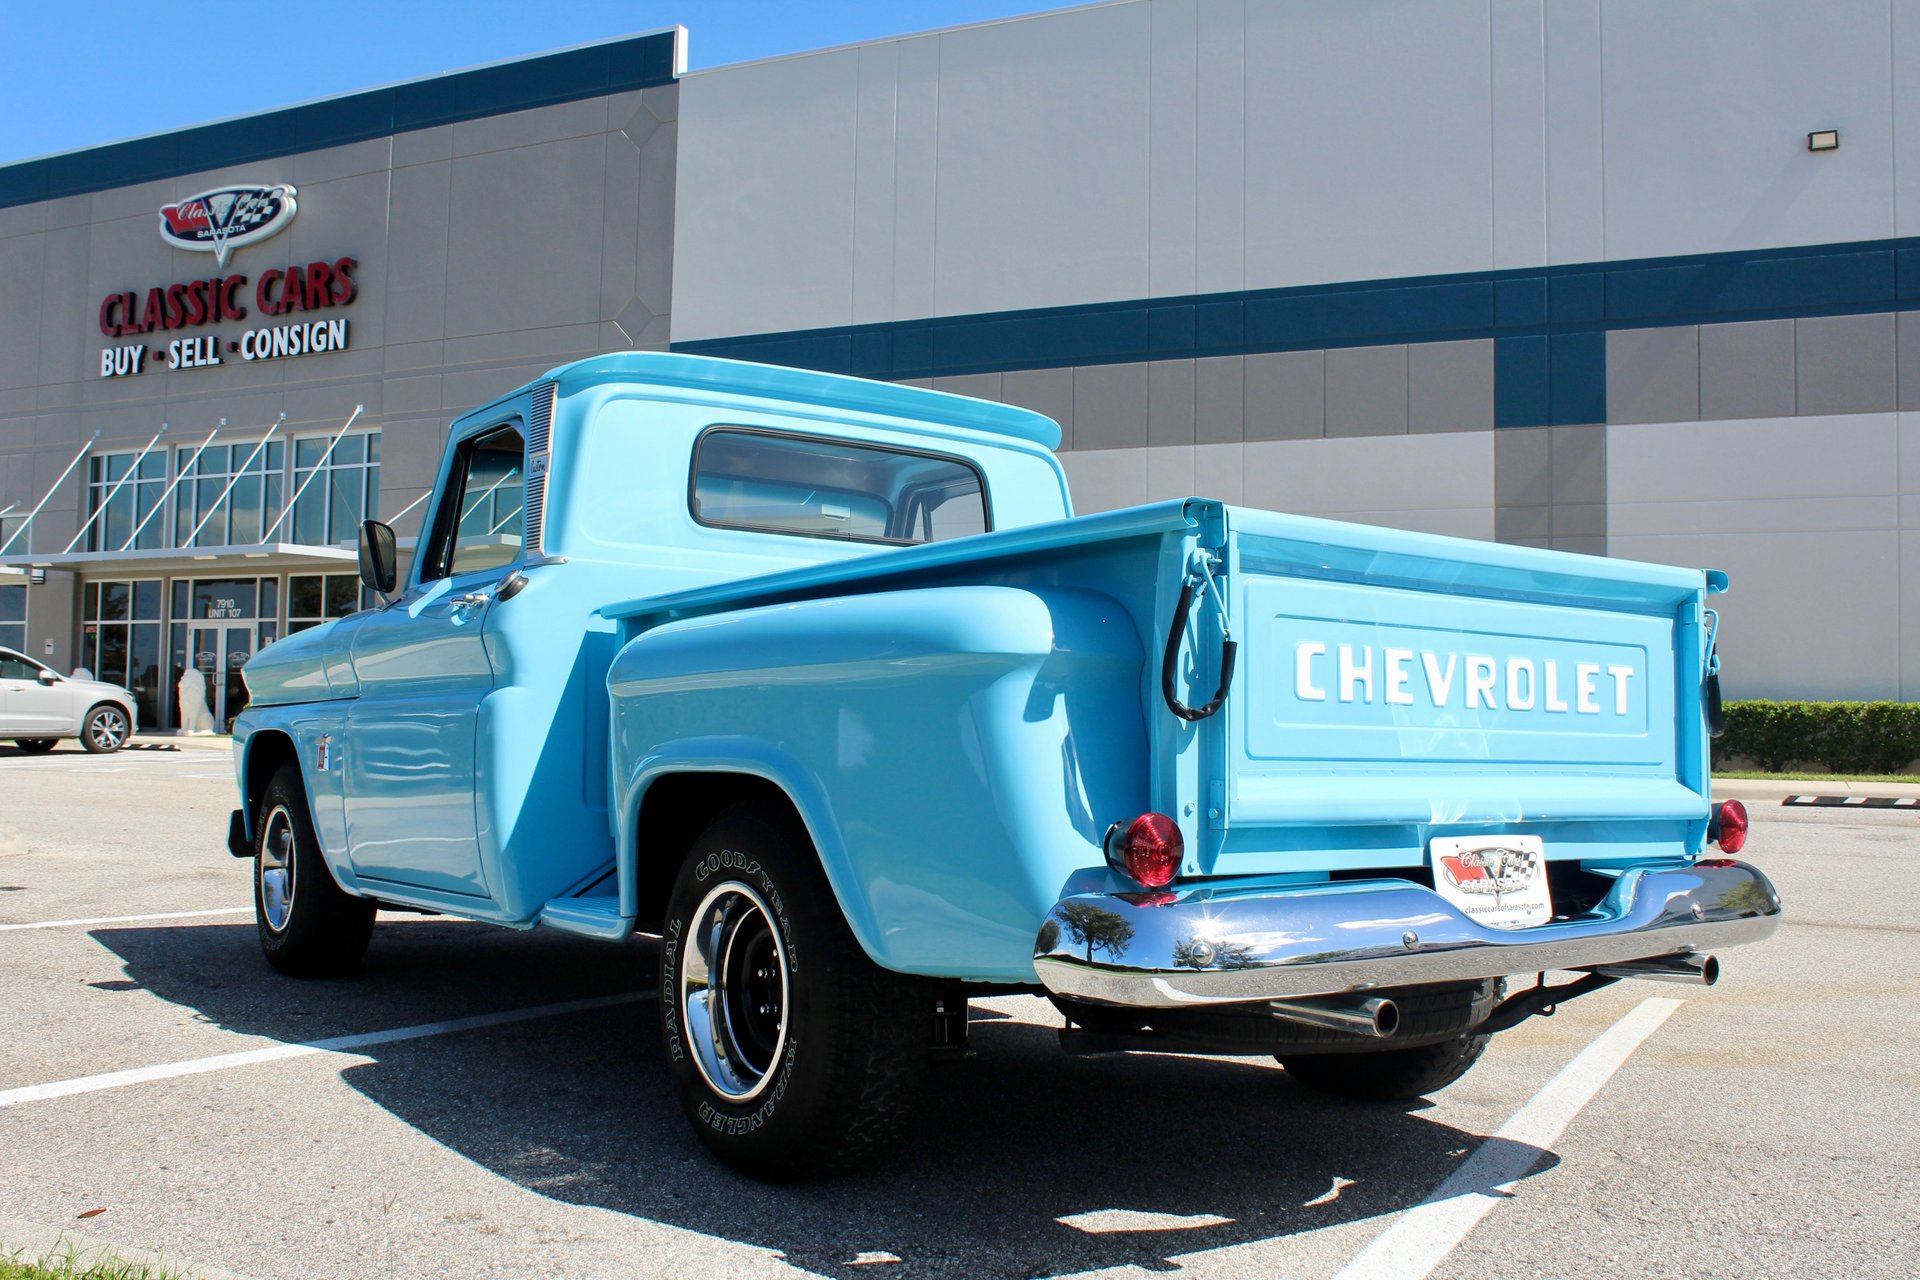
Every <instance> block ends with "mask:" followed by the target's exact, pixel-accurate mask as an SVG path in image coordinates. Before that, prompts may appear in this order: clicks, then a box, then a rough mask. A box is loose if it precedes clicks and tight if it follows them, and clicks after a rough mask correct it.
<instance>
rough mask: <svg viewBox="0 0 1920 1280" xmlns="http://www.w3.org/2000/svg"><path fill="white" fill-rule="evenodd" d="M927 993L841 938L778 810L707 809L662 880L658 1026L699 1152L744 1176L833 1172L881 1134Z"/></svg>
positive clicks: (804, 853) (806, 857) (910, 1094)
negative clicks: (666, 882) (705, 821)
mask: <svg viewBox="0 0 1920 1280" xmlns="http://www.w3.org/2000/svg"><path fill="white" fill-rule="evenodd" d="M932 1008H933V1005H932V991H931V988H930V986H929V984H927V983H926V982H925V981H924V980H922V979H918V978H912V977H908V976H906V975H904V974H898V973H893V972H891V971H889V970H885V969H882V968H880V967H879V966H878V965H875V964H874V963H873V962H872V961H871V960H869V959H868V958H867V955H866V953H865V952H864V951H862V950H861V948H860V944H859V943H858V942H857V941H856V940H855V939H854V937H853V934H852V931H851V930H849V929H848V928H847V924H846V921H845V920H844V919H843V918H842V916H841V913H840V908H839V905H838V904H837V903H836V902H835V900H834V896H833V890H832V888H831V887H830V886H829V885H828V884H827V879H826V876H825V875H824V874H823V873H822V871H821V869H820V865H819V861H818V859H817V858H816V856H815V854H814V851H813V849H812V847H811V845H810V843H809V842H808V841H807V838H806V836H805V835H804V834H803V833H802V832H801V831H800V830H799V829H798V827H797V824H796V823H794V822H793V821H792V820H791V819H790V818H788V817H787V816H786V815H782V814H775V813H771V812H767V811H763V810H760V809H736V810H733V811H731V812H728V813H725V814H722V815H721V816H720V817H719V818H717V819H715V820H714V821H713V823H712V824H710V825H709V826H708V827H707V829H706V831H705V832H703V833H702V834H701V836H700V838H699V839H698V840H696V841H695V842H694V845H693V849H692V851H691V853H690V854H689V855H688V858H687V861H686V863H685V865H684V866H682V867H681V869H680V874H679V876H678V878H677V880H676V882H675V884H674V888H673V896H672V899H671V900H670V902H669V904H668V908H667V922H666V929H665V931H664V933H663V934H662V937H661V944H660V1030H661V1037H662V1039H663V1040H664V1042H665V1046H666V1051H667V1062H668V1067H669V1070H670V1072H671V1073H672V1076H673V1079H674V1084H675V1087H676V1090H677V1092H678V1094H679V1096H680V1104H681V1106H682V1107H683V1108H684V1109H685V1110H686V1113H687V1117H688V1118H689V1119H690V1120H691V1121H692V1122H693V1127H694V1130H695V1132H696V1133H698V1134H699V1136H700V1140H701V1142H703V1143H704V1144H705V1145H706V1147H707V1149H708V1150H709V1151H711V1152H713V1154H714V1155H716V1156H718V1157H719V1158H720V1160H721V1161H723V1162H724V1163H726V1164H728V1165H730V1166H732V1167H733V1168H734V1169H737V1170H738V1171H740V1172H741V1173H744V1174H747V1175H748V1176H750V1177H754V1178H759V1179H762V1180H764V1181H768V1182H788V1181H795V1180H799V1179H804V1178H818V1177H825V1176H830V1175H832V1174H836V1173H841V1172H845V1171H846V1170H848V1169H850V1168H852V1167H854V1166H855V1165H857V1164H859V1163H861V1162H862V1161H864V1160H866V1159H868V1158H869V1157H871V1156H872V1155H873V1154H874V1153H875V1152H877V1151H878V1150H880V1149H881V1148H882V1147H884V1146H885V1145H886V1143H887V1142H888V1141H889V1140H890V1139H892V1138H893V1137H894V1136H895V1134H896V1133H897V1132H898V1130H899V1128H900V1126H901V1123H902V1122H903V1120H904V1119H905V1117H906V1116H907V1115H908V1113H909V1112H910V1111H911V1109H912V1105H913V1101H914V1098H915V1096H916V1095H917V1093H918V1091H919V1084H920V1078H921V1075H922V1074H923V1072H924V1069H925V1065H926V1056H927V1045H928V1040H929V1035H930V1028H931V1023H930V1022H929V1016H930V1015H931V1012H932Z"/></svg>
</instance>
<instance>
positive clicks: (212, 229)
mask: <svg viewBox="0 0 1920 1280" xmlns="http://www.w3.org/2000/svg"><path fill="white" fill-rule="evenodd" d="M294 195H295V192H294V189H293V188H292V187H290V186H288V185H287V184H286V183H284V182H283V183H280V184H279V185H278V186H272V187H221V188H219V189H217V190H214V191H202V192H201V193H200V194H199V195H197V196H188V197H187V198H186V199H185V200H182V201H181V202H180V203H179V204H170V205H164V206H162V207H161V209H160V238H161V239H162V240H165V241H166V242H167V243H168V244H170V245H172V246H174V247H175V248H176V249H193V250H195V251H197V252H200V253H211V254H212V255H213V256H214V260H215V261H217V262H218V263H219V264H220V265H221V266H222V267H224V266H226V265H227V255H229V254H230V253H232V252H233V251H234V250H235V249H238V248H239V247H240V246H241V245H243V244H252V243H253V242H254V241H256V240H265V239H266V238H267V237H268V236H270V235H273V234H274V233H275V232H277V231H279V230H280V229H281V228H282V227H284V226H286V225H287V224H288V223H289V222H292V221H293V215H294V214H296V213H298V212H299V211H300V205H299V202H298V201H297V200H295V199H294Z"/></svg>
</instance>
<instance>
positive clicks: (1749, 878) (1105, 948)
mask: <svg viewBox="0 0 1920 1280" xmlns="http://www.w3.org/2000/svg"><path fill="white" fill-rule="evenodd" d="M1779 923H1780V895H1779V894H1778V893H1776V892H1775V891H1774V888H1773V884H1772V883H1771V882H1770V881H1769V880H1768V879H1767V877H1766V876H1765V875H1763V874H1761V872H1760V871H1759V870H1757V869H1756V868H1754V867H1751V866H1748V865H1747V864H1746V863H1744V862H1735V861H1732V860H1730V859H1715V860H1709V861H1702V862H1699V863H1696V864H1694V865H1692V866H1680V867H1661V868H1654V869H1643V870H1634V871H1627V872H1623V873H1622V874H1621V875H1620V877H1619V879H1618V880H1617V881H1615V883H1614V886H1613V888H1612V889H1611V890H1610V891H1609V892H1608V894H1607V896H1606V897H1605V898H1604V899H1603V900H1602V901H1601V902H1600V903H1599V904H1598V905H1597V906H1595V907H1594V909H1593V910H1592V911H1591V912H1590V913H1588V914H1587V915H1584V916H1581V917H1579V918H1578V919H1574V920H1566V921H1560V922H1557V923H1552V924H1544V925H1536V926H1535V927H1533V928H1530V929H1517V930H1503V929H1489V928H1487V927H1485V926H1483V925H1478V924H1475V923H1474V922H1473V921H1472V920H1470V919H1468V918H1467V917H1466V916H1464V915H1462V914H1461V913H1460V912H1459V911H1456V910H1455V909H1454V908H1453V907H1452V906H1451V905H1449V904H1448V903H1447V902H1446V901H1444V900H1443V899H1442V898H1441V897H1440V895H1439V894H1437V893H1435V892H1434V891H1433V890H1431V889H1428V888H1425V887H1423V886H1421V885H1417V884H1412V883H1410V882H1408V881H1405V880H1367V881H1342V882H1336V883H1331V884H1315V885H1292V886H1276V885H1271V884H1267V885H1244V884H1242V885H1234V886H1213V887H1198V888H1192V889H1186V890H1182V891H1179V892H1175V893H1172V894H1147V893H1140V894H1127V895H1124V896H1122V895H1115V894H1081V895H1077V896H1074V897H1070V898H1065V899H1063V900H1061V901H1060V902H1059V903H1056V904H1055V906H1054V908H1053V910H1052V912H1051V913H1050V914H1049V915H1048V917H1047V923H1046V924H1045V925H1043V926H1042V927H1041V930H1040V935H1039V938H1038V939H1037V940H1036V943H1035V948H1034V959H1033V963H1034V968H1035V969H1036V970H1037V971H1038V973H1039V975H1040V981H1041V982H1042V983H1044V984H1045V985H1046V987H1047V989H1048V990H1049V991H1052V992H1053V993H1054V994H1056V995H1062V996H1071V997H1073V998H1075V999H1079V1000H1090V1001H1094V1002H1096V1003H1100V1004H1114V1005H1128V1006H1133V1007H1138V1008H1159V1009H1169V1008H1180V1007H1183V1006H1191V1005H1202V1004H1226V1003H1233V1002H1239V1001H1255V1000H1284V999H1290V998H1294V997H1298V996H1315V995H1332V994H1336V993H1341V992H1349V991H1371V990H1381V989H1386V988H1392V987H1406V986H1418V985H1420V984H1422V983H1429V982H1461V981H1469V980H1473V979H1480V978H1497V977H1503V976H1505V975H1508V974H1515V973H1535V972H1539V971H1542V970H1548V969H1592V968H1596V967H1600V966H1605V965H1610V964H1620V963H1622V962H1624V961H1630V960H1644V959H1648V958H1651V957H1654V956H1666V955H1676V954H1682V953H1689V952H1706V951H1713V950H1717V949H1720V948H1723V947H1732V946H1739V945H1740V944H1742V943H1747V942H1758V941H1760V940H1761V939H1762V938H1765V937H1767V936H1768V935H1769V934H1771V933H1772V932H1773V931H1774V929H1775V928H1776V927H1777V926H1778V925H1779Z"/></svg>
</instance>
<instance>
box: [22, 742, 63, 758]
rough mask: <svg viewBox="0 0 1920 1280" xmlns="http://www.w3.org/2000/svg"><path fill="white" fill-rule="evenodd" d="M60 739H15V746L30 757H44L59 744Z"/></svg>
mask: <svg viewBox="0 0 1920 1280" xmlns="http://www.w3.org/2000/svg"><path fill="white" fill-rule="evenodd" d="M59 741H60V739H58V738H15V739H14V740H13V745H14V746H16V747H18V748H20V750H21V751H23V752H25V753H26V754H27V755H30V756H43V755H45V754H46V753H47V752H49V751H51V750H53V748H54V747H55V746H56V745H57V744H58V743H59Z"/></svg>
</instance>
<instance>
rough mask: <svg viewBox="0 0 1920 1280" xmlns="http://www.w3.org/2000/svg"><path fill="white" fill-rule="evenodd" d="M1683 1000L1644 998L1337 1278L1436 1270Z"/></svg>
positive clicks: (1361, 1279) (1385, 1279)
mask: <svg viewBox="0 0 1920 1280" xmlns="http://www.w3.org/2000/svg"><path fill="white" fill-rule="evenodd" d="M1683 1003H1685V1002H1684V1001H1680V1000H1670V999H1666V998H1664V997H1659V996H1655V997H1652V998H1649V999H1646V1000H1642V1001H1641V1002H1640V1003H1639V1004H1638V1005H1636V1006H1635V1007H1634V1008H1633V1009H1632V1010H1631V1011H1630V1012H1629V1013H1628V1014H1627V1015H1626V1016H1625V1017H1623V1018H1621V1019H1620V1021H1618V1022H1616V1023H1614V1024H1613V1025H1612V1026H1611V1027H1609V1028H1607V1030H1606V1031H1604V1032H1602V1033H1601V1035H1600V1037H1599V1039H1597V1040H1595V1041H1594V1042H1593V1043H1592V1044H1590V1045H1588V1046H1587V1047H1586V1048H1585V1049H1582V1050H1581V1051H1580V1053H1579V1054H1578V1055H1577V1056H1576V1057H1575V1058H1574V1060H1573V1061H1572V1062H1569V1063H1568V1064H1567V1065H1566V1066H1565V1067H1564V1068H1562V1069H1561V1071H1560V1074H1558V1075H1556V1076H1555V1077H1554V1078H1553V1079H1551V1080H1549V1081H1547V1084H1546V1087H1545V1088H1543V1089H1541V1090H1540V1092H1538V1093H1536V1094H1534V1095H1533V1097H1532V1098H1531V1099H1529V1100H1528V1102H1527V1104H1526V1105H1525V1106H1523V1107H1521V1108H1520V1110H1518V1111H1516V1112H1514V1113H1513V1117H1512V1118H1511V1119H1510V1120H1508V1121H1507V1122H1506V1123H1505V1124H1503V1125H1501V1126H1500V1131H1499V1132H1498V1133H1496V1134H1494V1135H1493V1136H1492V1137H1491V1138H1488V1139H1487V1140H1486V1141H1485V1142H1483V1143H1481V1144H1480V1147H1479V1149H1478V1150H1477V1151H1475V1152H1474V1153H1473V1155H1471V1156H1470V1157H1468V1159H1467V1162H1466V1163H1465V1164H1463V1165H1461V1166H1460V1167H1459V1168H1458V1169H1456V1170H1454V1172H1453V1176H1451V1177H1449V1178H1448V1179H1447V1180H1446V1181H1445V1182H1443V1183H1441V1184H1440V1186H1439V1187H1438V1188H1437V1189H1436V1190H1435V1191H1434V1192H1433V1194H1432V1195H1430V1196H1428V1197H1427V1198H1426V1199H1425V1200H1423V1201H1421V1202H1420V1203H1419V1204H1418V1205H1416V1206H1414V1207H1413V1208H1412V1209H1409V1210H1407V1212H1406V1213H1405V1214H1403V1215H1402V1216H1401V1218H1400V1220H1399V1221H1398V1222H1395V1223H1394V1224H1393V1225H1392V1226H1391V1227H1388V1228H1387V1229H1386V1230H1385V1231H1384V1232H1382V1233H1381V1234H1380V1235H1379V1236H1377V1237H1375V1238H1374V1241H1373V1243H1372V1244H1369V1245H1368V1246H1367V1247H1366V1248H1364V1249H1362V1250H1361V1251H1360V1252H1359V1253H1358V1254H1356V1255H1355V1256H1354V1259H1353V1261H1351V1262H1349V1263H1348V1264H1347V1265H1346V1266H1345V1267H1344V1268H1342V1269H1341V1271H1340V1272H1339V1274H1338V1275H1336V1276H1335V1277H1334V1280H1421V1278H1422V1277H1425V1276H1427V1275H1429V1274H1431V1273H1432V1271H1433V1269H1434V1268H1435V1267H1437V1266H1439V1265H1440V1263H1441V1261H1442V1260H1443V1259H1445V1258H1446V1256H1447V1254H1449V1253H1451V1252H1452V1251H1453V1248H1454V1246H1455V1245H1457V1244H1459V1243H1460V1242H1461V1241H1462V1240H1464V1239H1466V1238H1467V1233H1468V1232H1470V1231H1472V1230H1473V1229H1474V1227H1475V1226H1477V1225H1479V1222H1480V1220H1481V1219H1482V1218H1484V1217H1486V1216H1487V1213H1488V1212H1489V1211H1490V1210H1491V1209H1492V1208H1493V1207H1494V1206H1495V1205H1496V1204H1498V1203H1500V1201H1501V1200H1503V1199H1505V1198H1506V1197H1507V1195H1508V1193H1509V1192H1510V1190H1511V1188H1512V1186H1513V1184H1514V1183H1516V1182H1518V1181H1519V1180H1520V1179H1521V1178H1524V1177H1525V1176H1526V1175H1527V1173H1528V1172H1529V1171H1531V1170H1532V1168H1533V1166H1534V1165H1536V1164H1538V1163H1539V1161H1540V1157H1541V1156H1542V1155H1543V1154H1545V1152H1546V1149H1547V1148H1548V1147H1550V1146H1552V1145H1553V1144H1554V1143H1555V1142H1557V1141H1559V1138H1560V1135H1561V1134H1562V1133H1564V1132H1566V1128H1567V1125H1569V1124H1570V1123H1572V1121H1573V1118H1574V1117H1575V1116H1577V1115H1579V1114H1580V1110H1581V1108H1583V1107H1585V1106H1586V1105H1587V1104H1588V1103H1589V1102H1591V1101H1593V1099H1594V1097H1595V1096H1596V1095H1597V1094H1598V1093H1599V1092H1600V1090H1601V1089H1602V1088H1604V1087H1605V1085H1606V1083H1607V1081H1608V1080H1611V1079H1612V1078H1613V1075H1614V1073H1615V1072H1616V1071H1618V1070H1619V1069H1620V1068H1621V1067H1622V1066H1623V1065H1624V1064H1625V1063H1626V1061H1627V1059H1628V1058H1629V1057H1631V1056H1632V1055H1633V1051H1634V1050H1635V1049H1637V1048H1639V1047H1640V1045H1641V1044H1642V1043H1644V1042H1645V1040H1646V1038H1647V1037H1648V1036H1650V1035H1652V1034H1653V1033H1654V1032H1655V1031H1657V1030H1659V1028H1660V1024H1662V1023H1663V1022H1665V1021H1666V1020H1667V1019H1668V1018H1669V1017H1671V1016H1673V1011H1674V1010H1675V1009H1678V1008H1679V1007H1680V1006H1681V1005H1682V1004H1683Z"/></svg>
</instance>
